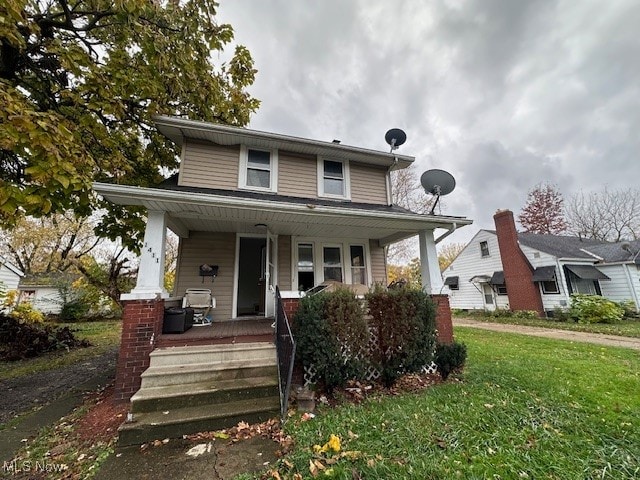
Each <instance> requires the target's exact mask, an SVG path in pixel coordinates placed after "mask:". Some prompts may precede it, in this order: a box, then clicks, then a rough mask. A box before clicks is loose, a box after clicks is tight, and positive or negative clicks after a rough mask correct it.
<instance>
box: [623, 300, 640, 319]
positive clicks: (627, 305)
mask: <svg viewBox="0 0 640 480" xmlns="http://www.w3.org/2000/svg"><path fill="white" fill-rule="evenodd" d="M618 305H619V306H620V308H622V310H623V311H624V312H623V314H622V316H623V318H625V319H627V320H638V319H640V312H638V311H637V310H636V304H635V303H634V302H633V301H632V300H626V301H624V302H618Z"/></svg>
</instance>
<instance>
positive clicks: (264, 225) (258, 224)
mask: <svg viewBox="0 0 640 480" xmlns="http://www.w3.org/2000/svg"><path fill="white" fill-rule="evenodd" d="M254 227H256V228H267V224H266V223H256V224H255V225H254Z"/></svg>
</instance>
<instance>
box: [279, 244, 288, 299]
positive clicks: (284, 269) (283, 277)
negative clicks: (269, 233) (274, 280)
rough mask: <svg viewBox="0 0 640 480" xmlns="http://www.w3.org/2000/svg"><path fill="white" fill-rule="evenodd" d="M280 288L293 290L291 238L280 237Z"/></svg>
mask: <svg viewBox="0 0 640 480" xmlns="http://www.w3.org/2000/svg"><path fill="white" fill-rule="evenodd" d="M278 287H279V288H280V290H291V236H289V235H280V236H278Z"/></svg>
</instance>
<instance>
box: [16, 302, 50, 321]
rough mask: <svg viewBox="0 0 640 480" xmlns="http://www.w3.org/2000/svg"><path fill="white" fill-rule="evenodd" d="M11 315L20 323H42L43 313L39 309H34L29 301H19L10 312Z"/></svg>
mask: <svg viewBox="0 0 640 480" xmlns="http://www.w3.org/2000/svg"><path fill="white" fill-rule="evenodd" d="M9 315H11V317H13V318H15V319H16V320H18V321H19V322H22V323H42V322H44V315H43V314H42V312H41V311H39V310H36V309H35V308H34V307H33V305H31V304H30V303H29V302H21V303H19V304H18V305H16V306H15V307H14V308H13V310H11V313H10V314H9Z"/></svg>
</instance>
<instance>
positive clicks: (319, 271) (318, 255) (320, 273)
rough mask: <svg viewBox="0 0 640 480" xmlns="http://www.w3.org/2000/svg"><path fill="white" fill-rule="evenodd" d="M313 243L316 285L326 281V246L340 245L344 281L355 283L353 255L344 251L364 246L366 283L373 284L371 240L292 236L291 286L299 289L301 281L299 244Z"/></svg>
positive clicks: (349, 283) (348, 283)
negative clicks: (347, 256) (299, 274)
mask: <svg viewBox="0 0 640 480" xmlns="http://www.w3.org/2000/svg"><path fill="white" fill-rule="evenodd" d="M300 244H311V245H313V254H314V258H313V265H314V271H313V273H314V277H315V281H316V285H317V284H320V283H322V282H324V258H323V257H324V247H336V246H340V250H341V252H340V253H341V261H342V277H343V283H344V284H346V285H353V277H352V275H351V255H350V254H349V258H348V259H347V258H346V257H345V254H344V252H350V250H351V249H350V247H351V246H352V245H354V246H362V247H364V255H365V259H364V260H365V261H364V263H365V275H366V281H367V283H366V285H367V286H371V285H373V274H372V271H371V249H370V248H369V241H368V240H366V239H363V238H347V239H344V238H323V239H321V240H319V239H318V238H313V237H298V236H295V235H294V236H292V237H291V268H292V270H291V286H292V288H294V289H297V285H298V284H299V283H300V281H299V279H298V270H297V266H298V245H300Z"/></svg>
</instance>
